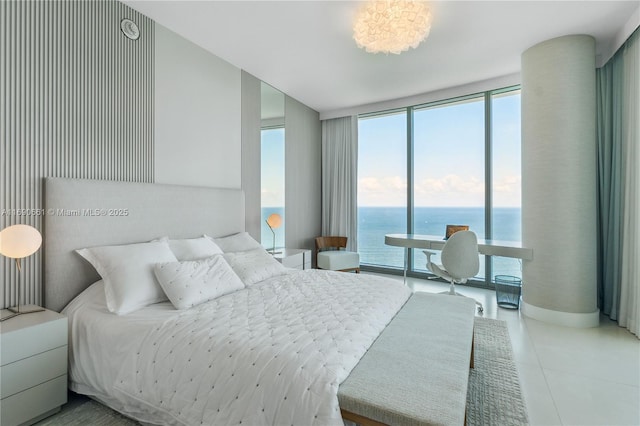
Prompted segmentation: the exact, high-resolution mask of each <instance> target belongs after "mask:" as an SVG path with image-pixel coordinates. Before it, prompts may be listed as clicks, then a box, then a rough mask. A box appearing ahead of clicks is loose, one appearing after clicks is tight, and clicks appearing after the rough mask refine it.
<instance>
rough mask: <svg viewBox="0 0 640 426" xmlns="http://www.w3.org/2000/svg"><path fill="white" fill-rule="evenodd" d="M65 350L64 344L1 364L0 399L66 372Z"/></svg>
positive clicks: (66, 348)
mask: <svg viewBox="0 0 640 426" xmlns="http://www.w3.org/2000/svg"><path fill="white" fill-rule="evenodd" d="M3 343H4V342H3ZM67 351H68V347H67V346H66V345H65V346H61V347H59V348H56V349H53V350H50V351H47V352H43V353H41V354H38V355H34V356H31V357H29V358H25V359H22V360H20V361H16V362H12V363H11V364H7V365H4V366H2V370H0V371H2V374H1V377H0V399H4V398H6V397H9V396H11V395H14V394H16V393H18V392H21V391H23V390H25V389H29V388H31V387H34V386H36V385H39V384H41V383H43V382H46V381H49V380H51V379H55V378H56V377H59V376H62V375H64V374H67Z"/></svg>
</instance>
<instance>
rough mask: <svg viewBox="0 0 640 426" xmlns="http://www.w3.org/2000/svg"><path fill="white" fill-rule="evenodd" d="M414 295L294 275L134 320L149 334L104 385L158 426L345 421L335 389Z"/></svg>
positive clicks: (354, 281) (369, 280)
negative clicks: (155, 317) (170, 312)
mask: <svg viewBox="0 0 640 426" xmlns="http://www.w3.org/2000/svg"><path fill="white" fill-rule="evenodd" d="M409 296H410V290H409V289H408V288H406V287H405V286H403V285H402V283H400V282H399V281H395V280H389V279H384V278H379V277H375V276H370V275H362V274H361V275H355V274H345V273H338V272H331V271H319V270H311V271H291V272H288V273H287V274H285V275H282V276H278V277H274V278H271V279H268V280H265V281H263V282H260V283H258V284H256V285H253V286H251V287H249V288H247V289H244V290H239V291H236V292H234V293H232V294H228V295H225V296H222V297H220V298H218V299H215V300H213V301H211V302H208V303H205V304H202V305H199V306H197V307H195V308H192V309H189V310H186V311H180V312H179V313H176V314H173V315H168V314H167V311H166V310H162V311H161V312H160V314H159V316H158V320H157V321H156V322H154V323H147V318H146V317H145V319H144V321H142V322H140V321H138V322H136V324H137V327H138V329H140V328H141V324H145V325H144V326H142V328H144V329H145V332H144V333H140V332H139V331H138V336H139V337H138V338H136V339H135V340H134V342H133V343H132V342H129V343H127V347H128V348H129V350H128V351H127V353H126V354H124V355H123V354H122V353H120V356H119V357H118V361H117V362H118V366H117V368H115V369H114V368H113V367H111V371H114V372H115V371H117V373H115V374H114V375H112V376H111V379H110V380H111V385H112V386H109V384H105V383H101V384H99V385H98V386H99V387H100V389H101V391H102V392H104V391H105V390H108V391H109V392H110V394H109V395H108V398H106V397H105V399H109V400H116V401H121V403H120V409H121V410H122V411H126V407H127V406H132V407H133V406H135V407H136V408H135V410H132V411H135V412H134V413H132V415H134V417H136V418H138V419H139V420H144V421H148V422H153V423H168V424H186V425H201V424H205V425H239V424H244V425H267V424H277V425H312V424H319V425H328V424H343V421H342V418H341V415H340V409H339V406H338V399H337V390H338V386H339V385H340V383H341V382H342V381H343V380H344V379H346V377H347V376H348V375H349V372H350V371H351V370H352V369H353V367H355V365H356V364H357V363H358V361H359V360H360V358H361V357H362V355H363V354H364V353H365V352H366V350H367V349H368V348H369V346H370V345H371V344H372V343H373V341H374V340H375V339H376V338H377V336H378V335H379V334H380V332H381V331H382V330H383V329H384V327H385V326H386V325H387V324H388V323H389V321H391V319H392V318H393V316H394V315H395V314H396V312H397V311H398V310H399V309H400V308H401V307H402V305H403V304H404V303H405V302H406V300H407V299H408V297H409ZM72 328H73V324H72ZM72 333H73V332H72ZM85 335H86V332H85ZM72 337H73V336H72ZM74 338H75V337H74ZM94 338H95V336H94ZM83 358H86V357H83ZM83 361H86V360H83ZM75 370H76V371H77V376H78V377H79V378H80V379H81V378H82V376H86V377H89V376H91V377H93V376H94V374H88V373H83V368H81V367H77V368H76V369H75ZM73 371H74V369H73V368H72V381H75V382H78V380H76V378H75V377H73V374H74V373H73ZM113 379H115V380H113ZM102 380H109V379H104V378H103V379H102ZM82 387H83V385H82V384H81V383H76V388H82ZM141 413H146V414H141ZM125 414H126V413H125Z"/></svg>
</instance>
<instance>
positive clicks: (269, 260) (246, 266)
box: [224, 248, 287, 286]
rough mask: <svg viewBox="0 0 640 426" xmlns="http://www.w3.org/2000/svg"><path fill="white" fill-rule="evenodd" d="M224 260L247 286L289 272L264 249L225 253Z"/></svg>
mask: <svg viewBox="0 0 640 426" xmlns="http://www.w3.org/2000/svg"><path fill="white" fill-rule="evenodd" d="M224 258H225V259H227V262H229V265H231V267H232V268H233V271H234V272H235V273H236V274H238V276H239V277H240V279H241V280H242V282H243V283H244V285H246V286H250V285H252V284H255V283H257V282H259V281H262V280H266V279H267V278H271V277H274V276H276V275H281V274H283V273H285V272H286V271H287V268H285V267H284V266H282V264H280V262H278V261H277V260H275V259H274V258H273V256H271V255H270V254H269V253H267V252H266V251H265V249H263V248H259V249H255V250H248V251H239V252H235V253H225V254H224Z"/></svg>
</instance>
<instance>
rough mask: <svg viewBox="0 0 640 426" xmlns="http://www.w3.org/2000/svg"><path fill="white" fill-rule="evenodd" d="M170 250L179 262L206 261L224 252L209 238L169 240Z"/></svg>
mask: <svg viewBox="0 0 640 426" xmlns="http://www.w3.org/2000/svg"><path fill="white" fill-rule="evenodd" d="M169 248H171V251H172V252H173V254H174V255H175V256H176V258H177V259H178V260H179V261H182V260H198V259H206V258H208V257H211V256H214V255H216V254H222V250H220V247H218V245H217V244H216V243H214V242H213V240H212V239H211V238H209V237H206V236H205V237H200V238H187V239H183V240H169Z"/></svg>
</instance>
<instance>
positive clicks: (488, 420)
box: [38, 318, 528, 426]
mask: <svg viewBox="0 0 640 426" xmlns="http://www.w3.org/2000/svg"><path fill="white" fill-rule="evenodd" d="M474 332H475V368H474V369H473V370H471V371H470V373H469V388H468V390H467V425H468V426H489V425H491V426H495V425H500V426H516V425H526V424H528V417H527V410H526V407H525V404H524V400H523V398H522V391H521V389H520V382H519V381H518V371H517V370H516V365H515V363H514V361H513V351H512V349H511V341H510V340H509V331H508V329H507V324H506V323H505V322H504V321H499V320H493V319H487V318H476V321H475V329H474ZM137 424H138V423H137V422H135V421H133V420H130V419H128V418H126V417H124V416H123V415H121V414H120V413H117V412H115V411H113V410H110V409H109V408H107V407H105V406H104V405H102V404H99V403H97V402H95V401H93V400H91V399H88V398H86V397H84V396H80V395H76V396H73V397H72V399H71V401H70V402H69V403H68V404H66V405H65V406H64V408H63V409H62V411H60V412H59V413H57V414H56V415H54V416H52V417H49V418H47V419H45V420H43V421H41V422H40V423H38V426H63V425H64V426H84V425H92V426H130V425H137Z"/></svg>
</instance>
